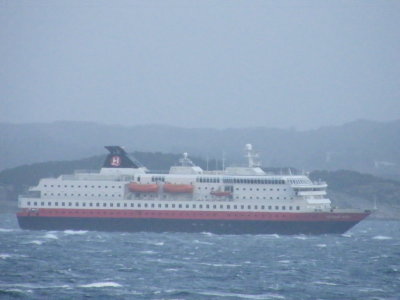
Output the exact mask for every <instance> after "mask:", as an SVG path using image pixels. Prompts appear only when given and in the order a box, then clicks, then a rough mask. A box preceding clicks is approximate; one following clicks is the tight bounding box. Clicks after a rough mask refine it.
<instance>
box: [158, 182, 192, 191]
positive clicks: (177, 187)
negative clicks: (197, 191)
mask: <svg viewBox="0 0 400 300" xmlns="http://www.w3.org/2000/svg"><path fill="white" fill-rule="evenodd" d="M193 189H194V186H193V185H191V184H173V183H166V184H164V192H167V193H193Z"/></svg>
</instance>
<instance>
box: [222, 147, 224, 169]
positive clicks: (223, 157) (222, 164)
mask: <svg viewBox="0 0 400 300" xmlns="http://www.w3.org/2000/svg"><path fill="white" fill-rule="evenodd" d="M224 170H225V152H224V151H222V171H224Z"/></svg>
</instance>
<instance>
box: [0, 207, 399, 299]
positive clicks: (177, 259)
mask: <svg viewBox="0 0 400 300" xmlns="http://www.w3.org/2000/svg"><path fill="white" fill-rule="evenodd" d="M0 217H1V219H0V299H400V222H399V221H374V220H366V221H364V222H362V223H360V224H358V225H357V226H356V227H354V228H353V229H352V230H350V231H349V232H347V233H346V234H343V235H321V236H304V235H297V236H280V235H214V234H209V233H196V234H187V233H162V234H158V233H145V232H142V233H107V232H88V231H69V230H66V231H29V230H20V229H19V228H18V225H17V222H16V219H15V216H14V214H11V213H4V214H0Z"/></svg>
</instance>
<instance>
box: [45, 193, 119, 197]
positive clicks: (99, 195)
mask: <svg viewBox="0 0 400 300" xmlns="http://www.w3.org/2000/svg"><path fill="white" fill-rule="evenodd" d="M43 195H44V196H55V194H54V193H43ZM57 196H61V193H58V194H57ZM67 196H68V197H70V196H72V197H75V195H74V194H67V193H64V197H67ZM81 196H84V197H87V196H88V194H84V195H81V194H76V197H81ZM90 196H91V197H96V196H95V194H91V195H90ZM115 196H118V197H122V195H114V194H111V197H115ZM98 197H108V194H104V195H103V194H98Z"/></svg>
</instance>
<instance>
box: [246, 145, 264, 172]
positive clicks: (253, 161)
mask: <svg viewBox="0 0 400 300" xmlns="http://www.w3.org/2000/svg"><path fill="white" fill-rule="evenodd" d="M245 157H246V158H247V161H248V164H249V168H255V167H260V166H261V162H260V160H259V156H258V153H256V152H254V151H253V146H252V145H251V144H246V155H245Z"/></svg>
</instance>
